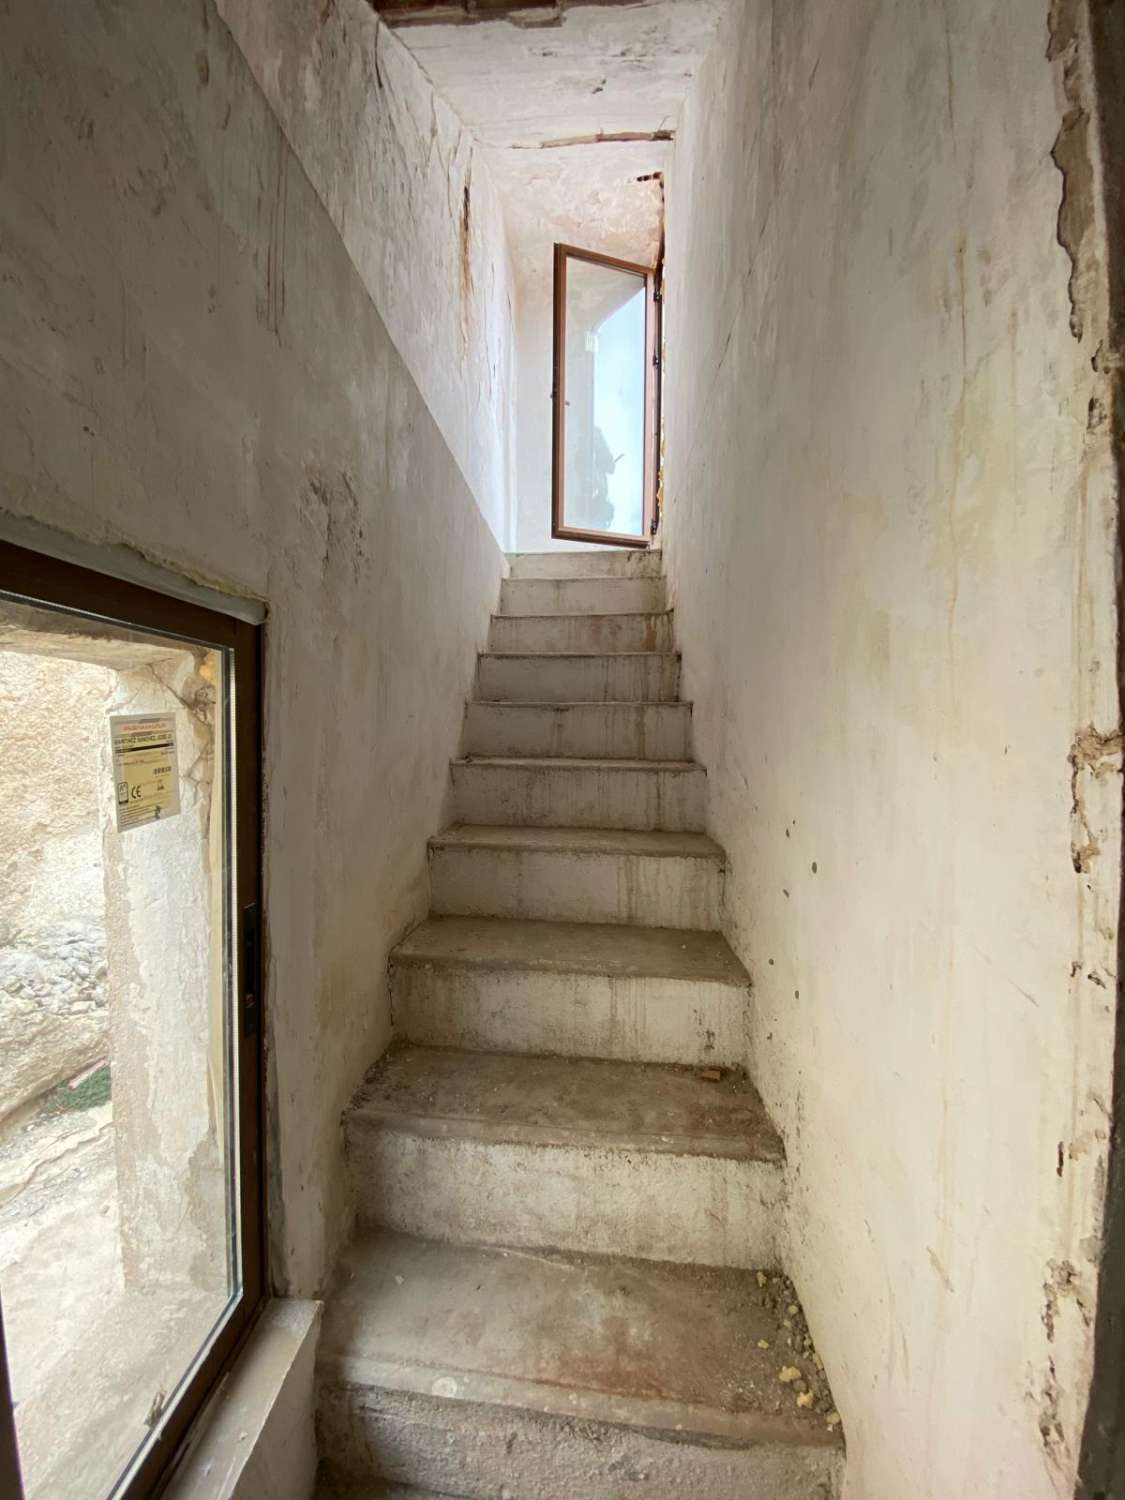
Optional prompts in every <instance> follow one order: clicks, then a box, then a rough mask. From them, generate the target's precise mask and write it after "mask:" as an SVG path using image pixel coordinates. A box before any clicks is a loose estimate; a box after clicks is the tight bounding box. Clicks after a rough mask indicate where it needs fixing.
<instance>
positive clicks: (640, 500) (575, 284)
mask: <svg viewBox="0 0 1125 1500" xmlns="http://www.w3.org/2000/svg"><path fill="white" fill-rule="evenodd" d="M554 296H555V333H554V382H553V386H552V391H551V397H552V400H553V402H554V441H553V445H552V512H551V534H552V536H553V537H555V538H557V539H558V540H560V541H574V542H601V543H606V544H608V545H610V546H614V547H648V546H649V545H650V544H651V541H652V537H653V536H654V535H655V532H656V525H657V514H656V494H657V470H658V466H659V459H660V455H659V448H658V433H659V421H658V416H657V411H658V404H659V380H660V353H659V351H660V331H659V316H660V304H659V299H658V294H657V271H656V270H655V269H653V268H651V267H648V266H642V265H635V264H633V263H632V262H631V261H625V260H617V259H615V258H614V257H612V256H609V255H598V254H595V253H594V252H593V251H590V250H579V249H576V248H575V247H574V246H572V245H556V246H555V292H554Z"/></svg>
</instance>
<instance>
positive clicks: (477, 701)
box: [470, 653, 694, 710]
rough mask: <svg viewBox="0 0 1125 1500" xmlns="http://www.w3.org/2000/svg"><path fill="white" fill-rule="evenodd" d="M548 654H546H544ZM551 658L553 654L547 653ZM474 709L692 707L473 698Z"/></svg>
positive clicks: (637, 701) (683, 702) (683, 704)
mask: <svg viewBox="0 0 1125 1500" xmlns="http://www.w3.org/2000/svg"><path fill="white" fill-rule="evenodd" d="M544 654H548V653H544ZM549 654H551V655H552V656H553V654H554V653H549ZM470 701H471V702H472V704H473V706H474V707H476V708H512V709H518V710H523V709H525V708H549V709H552V710H554V709H560V708H561V709H566V708H600V709H615V708H646V709H647V708H655V709H660V710H664V709H668V708H678V709H685V708H692V707H694V705H693V703H692V701H691V699H690V698H675V699H672V700H671V701H670V702H665V703H658V702H656V701H654V700H653V699H652V698H574V699H566V698H519V699H512V698H473V699H471V700H470Z"/></svg>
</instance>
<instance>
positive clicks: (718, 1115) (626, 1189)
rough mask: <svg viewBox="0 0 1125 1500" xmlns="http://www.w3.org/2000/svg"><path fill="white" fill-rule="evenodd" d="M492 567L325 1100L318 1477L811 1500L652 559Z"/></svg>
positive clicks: (799, 1386) (807, 1426) (821, 1430)
mask: <svg viewBox="0 0 1125 1500" xmlns="http://www.w3.org/2000/svg"><path fill="white" fill-rule="evenodd" d="M511 564H512V568H511V573H512V576H511V577H510V578H508V579H506V580H505V581H504V583H503V585H502V592H501V598H500V611H499V613H498V614H497V615H496V616H495V618H494V620H493V623H492V634H491V639H490V643H489V645H490V649H489V651H488V652H486V653H484V654H482V656H481V658H480V664H479V672H478V685H477V697H476V699H475V700H474V701H473V702H471V703H470V704H469V705H468V709H467V714H466V726H465V741H464V754H463V756H462V758H461V759H459V760H458V761H456V762H455V763H454V766H453V785H454V792H455V807H456V816H457V819H458V821H457V823H456V825H455V826H454V827H452V828H450V829H447V830H446V831H445V832H443V833H441V834H439V835H438V836H437V837H436V838H434V839H433V840H432V841H431V846H430V855H431V874H432V892H433V906H432V914H431V916H430V918H429V919H428V920H427V921H426V922H424V923H423V924H422V925H421V926H420V927H418V928H417V929H416V930H415V931H414V932H412V933H411V934H410V935H409V936H408V937H407V938H406V940H405V941H404V942H403V943H402V944H401V945H400V947H399V948H398V949H397V950H396V952H395V954H394V956H393V959H392V965H391V992H392V1004H393V1011H394V1020H395V1030H396V1042H395V1044H394V1046H393V1047H392V1049H391V1050H390V1052H388V1053H387V1054H386V1055H385V1056H384V1058H383V1059H381V1061H380V1062H379V1063H378V1064H377V1065H376V1066H375V1068H373V1069H372V1071H371V1073H370V1074H369V1075H368V1077H367V1079H366V1080H365V1082H364V1084H363V1087H362V1088H361V1090H360V1091H359V1093H358V1094H357V1096H356V1098H355V1100H354V1101H353V1104H352V1106H351V1108H350V1110H349V1112H348V1116H347V1119H346V1122H345V1123H346V1139H347V1150H348V1156H349V1163H350V1169H351V1171H352V1172H353V1174H354V1181H355V1189H356V1194H357V1198H358V1203H359V1215H360V1235H359V1238H358V1239H357V1241H356V1243H355V1244H354V1245H353V1246H352V1248H351V1250H350V1251H349V1252H348V1254H347V1255H346V1257H345V1259H344V1262H343V1264H342V1266H341V1268H340V1274H339V1277H338V1280H337V1287H336V1291H335V1293H334V1295H333V1296H331V1297H330V1298H329V1301H328V1305H327V1309H326V1315H325V1324H324V1331H323V1334H322V1338H321V1348H320V1355H319V1366H318V1383H319V1433H320V1445H321V1454H322V1460H323V1462H322V1494H323V1495H324V1496H325V1497H328V1496H349V1497H351V1496H355V1497H360V1496H363V1497H373V1496H376V1495H387V1496H399V1497H403V1500H405V1497H407V1496H417V1497H419V1500H421V1497H424V1496H454V1497H468V1500H624V1497H630V1500H682V1497H685V1496H694V1497H698V1500H814V1497H815V1500H833V1497H835V1496H837V1495H838V1493H839V1485H840V1480H841V1476H842V1470H843V1444H842V1439H841V1435H840V1431H839V1426H838V1420H839V1419H838V1417H837V1416H836V1414H835V1412H834V1411H833V1410H832V1401H831V1395H830V1393H829V1391H828V1387H827V1384H826V1382H825V1380H824V1377H823V1375H822V1374H821V1372H820V1370H819V1364H818V1361H817V1359H816V1356H815V1354H814V1352H813V1351H812V1348H811V1344H809V1342H808V1338H807V1330H806V1328H805V1324H804V1319H803V1316H802V1314H801V1312H800V1309H799V1307H798V1306H797V1303H796V1300H795V1297H794V1294H793V1290H792V1287H791V1285H790V1284H789V1283H788V1282H787V1281H786V1279H785V1278H784V1276H783V1275H782V1273H781V1268H780V1265H779V1262H778V1245H777V1240H778V1228H779V1218H780V1207H781V1203H782V1198H783V1193H784V1157H783V1150H782V1144H781V1141H780V1139H779V1138H778V1136H777V1134H776V1132H775V1131H774V1129H773V1127H772V1125H771V1124H770V1121H769V1119H768V1117H767V1116H766V1113H765V1110H764V1108H763V1106H762V1103H761V1100H760V1098H759V1097H758V1094H757V1092H756V1090H755V1089H754V1088H753V1086H752V1085H751V1083H750V1082H749V1081H748V1080H747V1079H746V1078H745V1076H744V1075H743V1074H742V1072H741V1071H740V1068H739V1064H740V1060H741V1057H742V1053H743V1029H744V1014H745V1010H746V1007H747V1005H748V1004H749V1003H750V989H749V979H748V976H747V974H746V972H745V970H744V969H743V968H742V966H741V964H740V963H739V962H738V960H737V959H736V958H735V956H734V954H733V953H732V952H731V950H730V948H729V947H728V946H727V944H726V942H725V940H724V939H723V937H722V936H721V934H720V932H719V930H718V929H719V925H720V919H721V895H722V878H723V851H722V850H721V848H720V847H719V846H718V845H717V844H716V843H715V842H714V841H713V840H712V839H710V838H709V837H708V836H707V835H706V833H705V832H704V828H705V822H706V817H705V793H706V778H705V773H704V770H703V768H702V767H701V766H700V765H698V764H697V763H696V762H695V761H693V760H692V759H691V706H690V704H687V703H683V702H681V701H679V697H678V694H679V659H678V657H677V656H676V654H675V651H674V641H673V635H672V616H671V613H670V612H669V611H668V610H667V609H666V607H665V594H664V580H663V578H662V577H661V574H660V557H659V554H658V553H651V552H649V553H643V552H616V551H609V550H599V551H596V552H571V553H548V554H541V555H540V554H527V555H520V556H516V557H513V558H512V559H511Z"/></svg>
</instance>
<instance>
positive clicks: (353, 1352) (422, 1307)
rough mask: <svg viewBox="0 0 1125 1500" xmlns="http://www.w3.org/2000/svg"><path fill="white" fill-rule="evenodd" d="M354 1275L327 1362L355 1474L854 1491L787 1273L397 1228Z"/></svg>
mask: <svg viewBox="0 0 1125 1500" xmlns="http://www.w3.org/2000/svg"><path fill="white" fill-rule="evenodd" d="M339 1279H340V1291H339V1292H338V1293H337V1295H336V1296H334V1297H332V1298H330V1299H329V1302H328V1306H327V1311H326V1315H325V1322H324V1329H323V1332H322V1335H321V1343H320V1356H319V1361H318V1384H319V1391H320V1395H319V1404H320V1438H321V1452H322V1455H323V1456H324V1458H325V1460H326V1462H327V1464H328V1466H329V1467H330V1470H331V1473H332V1476H333V1477H334V1478H335V1479H336V1480H337V1481H344V1482H346V1481H348V1480H352V1481H357V1480H358V1481H366V1482H368V1483H370V1484H375V1483H376V1482H377V1481H379V1480H383V1481H386V1482H388V1483H392V1484H400V1485H415V1486H418V1487H420V1488H422V1489H423V1490H430V1491H433V1492H434V1493H436V1494H437V1495H453V1496H460V1497H466V1500H495V1497H496V1496H499V1495H504V1496H505V1497H508V1500H574V1497H576V1496H581V1497H583V1500H623V1497H625V1496H626V1495H628V1496H630V1497H634V1496H636V1495H638V1494H640V1493H642V1492H641V1491H639V1490H638V1489H637V1487H636V1486H637V1484H638V1483H639V1482H641V1481H643V1483H644V1488H643V1494H644V1497H645V1500H682V1497H683V1496H685V1495H691V1494H697V1495H700V1496H706V1497H707V1500H753V1497H759V1500H767V1497H769V1500H780V1497H782V1496H784V1500H834V1497H836V1496H837V1495H838V1493H839V1483H840V1479H841V1475H842V1468H843V1445H842V1441H841V1438H840V1433H839V1428H838V1426H837V1425H836V1424H837V1422H838V1418H837V1417H836V1415H835V1413H834V1412H833V1411H832V1409H831V1404H832V1403H831V1396H830V1394H829V1391H828V1388H827V1385H826V1384H825V1382H824V1380H823V1377H822V1376H820V1375H819V1374H818V1373H817V1368H816V1362H815V1359H814V1357H813V1355H812V1352H811V1349H810V1348H809V1347H808V1346H807V1344H806V1334H805V1331H804V1324H803V1320H802V1319H801V1317H800V1314H799V1312H798V1313H796V1314H794V1313H790V1312H789V1308H790V1307H791V1306H792V1305H793V1304H792V1302H791V1298H792V1297H793V1291H792V1288H791V1286H790V1285H789V1284H788V1283H787V1282H786V1281H785V1280H784V1278H782V1277H779V1276H776V1275H771V1276H770V1277H769V1278H767V1280H766V1285H765V1286H764V1287H762V1286H760V1285H759V1278H758V1276H757V1275H755V1273H754V1272H742V1271H722V1270H702V1269H700V1268H698V1267H693V1266H682V1265H670V1264H666V1263H665V1264H653V1263H651V1262H638V1261H628V1260H617V1259H608V1258H600V1257H592V1256H576V1255H562V1254H559V1253H552V1252H537V1253H528V1252H523V1251H517V1250H507V1251H505V1250H501V1249H482V1248H467V1247H464V1246H454V1245H441V1244H435V1243H432V1242H430V1241H426V1240H418V1239H413V1238H411V1237H408V1236H405V1235H397V1234H391V1233H381V1234H378V1235H374V1236H371V1237H369V1238H366V1239H364V1240H361V1241H360V1242H359V1243H358V1244H357V1245H355V1246H354V1247H353V1248H352V1250H351V1251H350V1252H349V1254H348V1255H347V1256H346V1257H345V1260H344V1262H343V1264H342V1267H341V1275H340V1278H339ZM785 1320H787V1321H788V1322H789V1324H790V1325H791V1326H790V1327H789V1328H788V1329H786V1328H785V1326H784V1321H785ZM763 1345H764V1346H765V1347H762V1346H763ZM790 1367H796V1368H797V1369H798V1370H799V1371H800V1377H799V1380H800V1382H801V1384H800V1385H798V1384H797V1382H796V1379H794V1380H784V1381H783V1380H782V1379H781V1378H780V1376H781V1374H782V1372H785V1373H786V1374H788V1372H789V1368H790ZM806 1395H807V1396H808V1397H810V1398H811V1404H810V1405H809V1406H807V1407H802V1406H800V1405H799V1404H798V1398H799V1397H804V1396H806ZM329 1493H330V1492H329ZM343 1493H344V1494H347V1490H346V1489H345V1490H344V1491H343ZM361 1493H362V1492H361ZM375 1493H378V1492H377V1491H375ZM392 1493H393V1491H392Z"/></svg>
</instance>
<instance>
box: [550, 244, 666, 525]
mask: <svg viewBox="0 0 1125 1500" xmlns="http://www.w3.org/2000/svg"><path fill="white" fill-rule="evenodd" d="M568 260H585V261H589V262H591V263H592V264H593V265H597V266H609V267H611V268H612V269H613V270H615V271H628V272H629V273H630V274H631V275H633V276H640V277H642V278H643V279H644V284H645V433H644V455H645V458H644V462H645V473H644V517H643V520H642V523H641V524H642V528H643V534H642V535H639V536H630V535H627V534H622V533H619V532H612V531H590V530H585V529H583V528H581V527H578V526H567V525H566V524H565V517H564V507H565V503H566V495H565V493H564V491H565V483H566V464H565V458H566V263H567V261H568ZM554 304H555V309H554V350H553V354H552V361H553V379H552V383H551V401H552V403H553V406H554V410H553V420H552V440H551V535H552V537H554V538H555V540H556V541H565V542H595V543H598V544H600V545H603V546H607V547H641V548H646V547H651V546H652V536H653V530H654V522H655V515H656V479H657V467H658V464H659V454H658V451H657V434H656V402H657V391H658V383H659V381H658V377H659V348H658V344H657V338H658V332H657V329H658V324H659V309H658V306H657V300H656V272H655V269H654V268H653V267H652V266H642V265H637V264H636V263H635V262H634V261H631V260H618V259H617V258H616V257H615V256H612V255H599V254H597V253H596V252H595V251H593V250H580V249H578V247H577V246H576V245H562V244H557V245H556V246H555V267H554Z"/></svg>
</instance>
